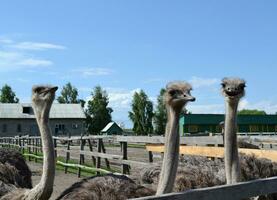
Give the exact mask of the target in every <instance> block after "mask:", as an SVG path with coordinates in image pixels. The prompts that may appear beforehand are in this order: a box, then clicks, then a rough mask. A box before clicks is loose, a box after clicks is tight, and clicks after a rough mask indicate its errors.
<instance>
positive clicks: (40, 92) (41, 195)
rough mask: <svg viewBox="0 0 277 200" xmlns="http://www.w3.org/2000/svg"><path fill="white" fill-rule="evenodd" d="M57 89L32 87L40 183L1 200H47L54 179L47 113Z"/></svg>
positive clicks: (20, 189) (52, 146)
mask: <svg viewBox="0 0 277 200" xmlns="http://www.w3.org/2000/svg"><path fill="white" fill-rule="evenodd" d="M57 89H58V87H51V86H34V87H33V89H32V103H33V108H34V112H35V115H36V120H37V123H38V126H39V130H40V134H41V139H42V148H43V153H44V155H43V173H42V177H41V180H40V182H39V183H38V184H37V185H36V186H35V187H34V188H32V189H30V190H28V189H22V188H17V189H15V190H13V191H11V192H9V193H7V194H6V195H4V196H3V197H1V198H0V199H1V200H22V199H25V200H47V199H49V198H50V196H51V194H52V191H53V184H54V177H55V155H54V145H53V140H52V134H51V130H50V127H49V124H48V123H49V112H50V108H51V106H52V103H53V101H54V99H55V91H56V90H57Z"/></svg>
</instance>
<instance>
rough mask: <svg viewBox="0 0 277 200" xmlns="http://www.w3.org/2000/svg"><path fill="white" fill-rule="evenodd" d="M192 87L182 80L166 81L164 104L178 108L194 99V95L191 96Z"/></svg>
mask: <svg viewBox="0 0 277 200" xmlns="http://www.w3.org/2000/svg"><path fill="white" fill-rule="evenodd" d="M191 90H192V87H191V85H190V84H189V83H187V82H184V81H176V82H171V83H168V84H167V86H166V91H165V95H164V101H165V103H166V105H168V106H171V107H173V108H174V109H180V110H179V111H181V110H182V108H183V107H184V106H185V105H186V103H187V102H189V101H195V97H193V96H191V94H190V91H191Z"/></svg>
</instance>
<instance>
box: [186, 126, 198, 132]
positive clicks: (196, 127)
mask: <svg viewBox="0 0 277 200" xmlns="http://www.w3.org/2000/svg"><path fill="white" fill-rule="evenodd" d="M188 131H189V133H196V132H198V126H196V125H189V126H188Z"/></svg>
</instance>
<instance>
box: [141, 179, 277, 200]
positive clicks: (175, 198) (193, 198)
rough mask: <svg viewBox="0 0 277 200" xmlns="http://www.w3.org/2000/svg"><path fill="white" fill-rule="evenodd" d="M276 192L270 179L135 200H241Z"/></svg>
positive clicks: (275, 185)
mask: <svg viewBox="0 0 277 200" xmlns="http://www.w3.org/2000/svg"><path fill="white" fill-rule="evenodd" d="M276 192H277V177H272V178H266V179H258V180H254V181H248V182H243V183H237V184H232V185H221V186H214V187H209V188H201V189H194V190H189V191H186V192H181V193H170V194H165V195H161V196H149V197H142V198H136V200H150V199H153V200H168V199H170V200H185V199H189V200H222V199H224V200H241V199H244V198H249V197H255V196H261V195H267V194H272V193H276Z"/></svg>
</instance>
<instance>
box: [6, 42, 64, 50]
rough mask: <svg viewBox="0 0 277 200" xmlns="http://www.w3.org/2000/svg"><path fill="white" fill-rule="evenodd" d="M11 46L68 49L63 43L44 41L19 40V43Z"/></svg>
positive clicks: (34, 48) (17, 47)
mask: <svg viewBox="0 0 277 200" xmlns="http://www.w3.org/2000/svg"><path fill="white" fill-rule="evenodd" d="M9 47H12V48H15V49H22V50H47V49H58V50H63V49H66V47H65V46H62V45H57V44H51V43H42V42H19V43H16V44H13V45H10V46H9Z"/></svg>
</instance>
